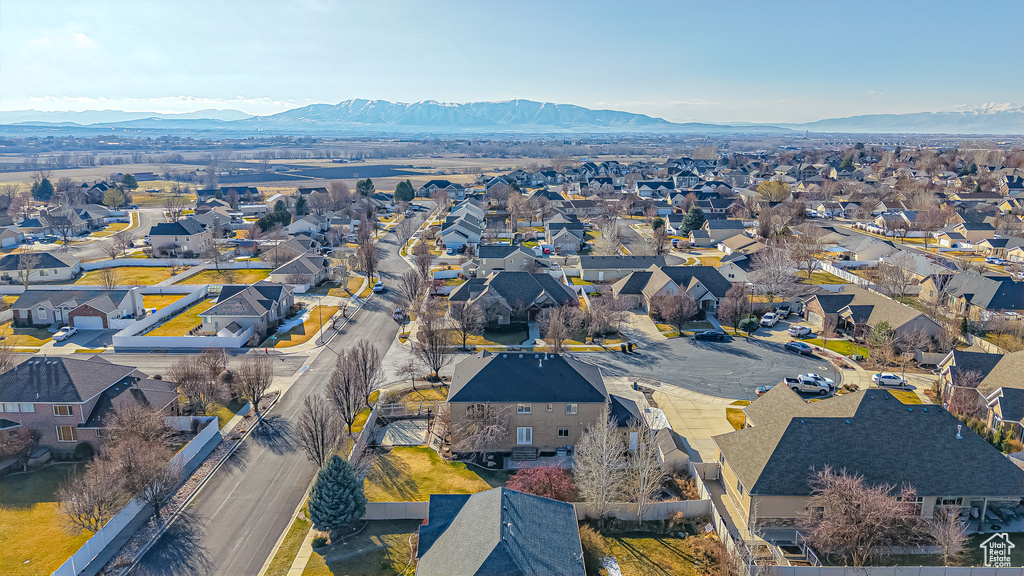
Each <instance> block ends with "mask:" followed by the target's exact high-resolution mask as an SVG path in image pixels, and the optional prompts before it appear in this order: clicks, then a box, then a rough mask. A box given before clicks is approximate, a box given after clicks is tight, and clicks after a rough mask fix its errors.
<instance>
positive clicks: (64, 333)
mask: <svg viewBox="0 0 1024 576" xmlns="http://www.w3.org/2000/svg"><path fill="white" fill-rule="evenodd" d="M75 334H78V328H75V327H74V326H65V327H63V328H61V329H60V330H57V332H56V333H55V334H54V335H53V340H54V342H63V341H65V340H67V339H68V338H71V337H72V336H74V335H75Z"/></svg>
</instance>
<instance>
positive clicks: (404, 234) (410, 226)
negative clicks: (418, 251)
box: [395, 218, 416, 248]
mask: <svg viewBox="0 0 1024 576" xmlns="http://www.w3.org/2000/svg"><path fill="white" fill-rule="evenodd" d="M415 232H416V222H414V221H413V219H412V218H403V219H402V221H401V222H399V223H398V224H396V225H395V237H397V238H398V246H399V248H401V247H402V246H405V244H406V242H408V241H409V239H410V238H412V235H413V234H414V233H415Z"/></svg>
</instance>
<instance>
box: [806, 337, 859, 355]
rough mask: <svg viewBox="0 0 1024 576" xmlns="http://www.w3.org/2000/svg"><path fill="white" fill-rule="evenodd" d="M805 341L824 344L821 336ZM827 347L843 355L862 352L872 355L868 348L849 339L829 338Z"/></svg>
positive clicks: (817, 344) (819, 344)
mask: <svg viewBox="0 0 1024 576" xmlns="http://www.w3.org/2000/svg"><path fill="white" fill-rule="evenodd" d="M804 342H807V343H808V344H814V345H815V346H821V344H822V342H821V338H809V339H807V340H804ZM825 349H826V350H831V351H833V352H835V353H837V354H842V355H843V356H852V355H854V354H860V355H861V356H863V357H865V358H867V357H868V356H870V354H869V353H868V349H867V348H865V347H863V346H858V345H856V344H854V343H853V342H850V341H849V340H829V341H828V343H827V344H825Z"/></svg>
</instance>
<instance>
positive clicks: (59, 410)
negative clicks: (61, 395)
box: [53, 404, 72, 416]
mask: <svg viewBox="0 0 1024 576" xmlns="http://www.w3.org/2000/svg"><path fill="white" fill-rule="evenodd" d="M53 415H54V416H72V413H71V405H70V404H54V405H53Z"/></svg>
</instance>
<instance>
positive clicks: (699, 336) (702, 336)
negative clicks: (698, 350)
mask: <svg viewBox="0 0 1024 576" xmlns="http://www.w3.org/2000/svg"><path fill="white" fill-rule="evenodd" d="M726 338H728V336H727V335H726V334H725V332H719V331H718V330H701V331H700V332H694V334H693V339H694V340H709V341H712V342H724V341H725V340H726Z"/></svg>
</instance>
